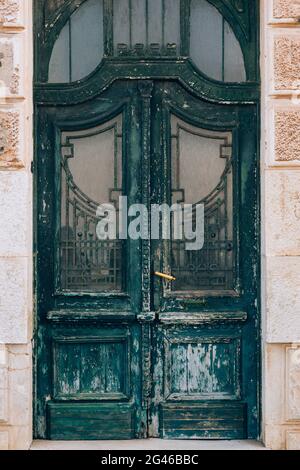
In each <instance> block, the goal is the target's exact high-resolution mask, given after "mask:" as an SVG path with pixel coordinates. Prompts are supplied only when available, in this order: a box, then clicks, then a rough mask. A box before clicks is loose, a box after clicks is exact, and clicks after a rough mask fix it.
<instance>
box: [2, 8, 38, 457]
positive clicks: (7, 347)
mask: <svg viewBox="0 0 300 470" xmlns="http://www.w3.org/2000/svg"><path fill="white" fill-rule="evenodd" d="M31 10H32V5H31V0H0V222H1V225H0V288H1V290H0V449H1V450H2V449H27V448H28V447H29V446H30V443H31V440H32V424H31V423H32V385H31V384H32V366H31V364H32V353H31V337H32V327H31V318H32V269H31V266H32V242H31V239H32V236H31V226H32V196H31V193H32V188H31V172H30V163H31V160H32V64H33V52H32V11H31Z"/></svg>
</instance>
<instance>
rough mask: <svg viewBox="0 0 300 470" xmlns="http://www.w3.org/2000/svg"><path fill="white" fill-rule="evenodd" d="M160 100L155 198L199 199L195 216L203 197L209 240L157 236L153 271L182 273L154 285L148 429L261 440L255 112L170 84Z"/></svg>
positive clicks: (161, 86)
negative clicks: (196, 242)
mask: <svg viewBox="0 0 300 470" xmlns="http://www.w3.org/2000/svg"><path fill="white" fill-rule="evenodd" d="M154 101H155V107H154V109H155V117H154V121H155V123H154V125H153V135H152V142H153V155H154V157H153V158H154V161H155V165H156V166H157V167H158V169H157V168H155V170H154V174H153V179H152V180H153V186H154V188H153V193H152V202H154V201H155V202H156V203H158V204H163V203H167V204H172V203H173V204H174V202H175V203H179V204H183V203H190V204H193V210H192V217H193V218H194V215H195V206H196V204H197V203H202V204H204V245H203V248H202V249H200V250H196V251H189V250H187V249H186V242H187V239H185V238H183V239H181V240H180V241H178V240H176V239H174V237H175V233H173V232H172V235H173V239H171V240H167V239H166V240H164V239H162V237H161V239H160V240H156V241H152V245H153V251H152V253H153V254H152V256H153V258H152V259H153V271H155V272H162V273H167V274H171V275H172V276H174V277H175V278H176V280H175V281H173V282H169V281H166V280H162V279H161V278H158V277H157V278H155V280H154V284H153V286H154V305H155V310H156V312H157V323H156V325H154V328H153V329H154V348H153V390H152V396H153V400H152V406H151V418H150V430H151V431H150V432H151V433H152V434H153V435H155V436H165V437H169V438H197V437H198V438H208V439H216V438H220V439H222V438H228V439H234V438H235V439H237V438H241V439H242V438H245V437H256V436H257V432H258V431H257V416H258V409H257V360H258V358H257V350H258V342H257V339H256V338H257V319H258V312H257V298H258V292H257V277H256V268H257V260H256V253H257V246H258V245H257V243H258V240H257V232H256V223H255V217H256V211H257V194H256V195H255V192H256V190H255V189H254V188H255V186H256V184H257V171H256V163H255V154H254V153H252V152H253V146H255V141H256V136H255V128H256V127H255V120H256V116H255V109H251V107H248V109H247V110H244V111H243V112H242V114H241V111H240V109H239V108H238V107H235V106H231V107H227V108H226V109H225V108H223V109H222V108H221V107H220V106H218V105H211V104H208V103H205V102H200V101H199V100H196V99H194V98H193V96H191V95H190V94H189V93H187V92H186V91H185V90H184V89H183V88H181V87H180V86H178V85H176V84H168V83H157V84H156V88H155V93H154ZM250 123H251V124H250ZM249 124H250V125H249ZM247 126H248V130H247V135H246V133H245V131H246V127H247ZM161 129H163V132H162V131H161ZM250 186H251V192H247V191H246V190H245V189H246V187H250ZM249 220H253V221H254V223H253V224H251V223H249ZM193 222H195V221H194V219H193ZM161 223H163V218H162V219H161Z"/></svg>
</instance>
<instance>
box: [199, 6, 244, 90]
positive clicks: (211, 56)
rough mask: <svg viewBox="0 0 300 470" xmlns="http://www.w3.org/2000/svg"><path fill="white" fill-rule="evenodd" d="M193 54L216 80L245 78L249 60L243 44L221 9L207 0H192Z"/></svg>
mask: <svg viewBox="0 0 300 470" xmlns="http://www.w3.org/2000/svg"><path fill="white" fill-rule="evenodd" d="M190 25H191V31H190V56H191V58H192V60H193V62H194V63H195V64H196V65H197V67H198V68H199V69H200V70H201V72H203V73H204V74H206V75H207V76H208V77H211V78H213V79H215V80H219V81H226V82H229V81H230V82H244V81H245V80H246V72H245V64H244V58H243V53H242V50H241V47H240V44H239V42H238V40H237V38H236V37H235V35H234V33H233V31H232V29H231V27H230V26H229V24H228V23H227V21H225V19H224V18H223V16H222V15H221V13H220V12H219V11H218V10H217V9H216V8H215V7H214V6H213V5H211V4H210V3H208V2H207V1H206V0H191V18H190Z"/></svg>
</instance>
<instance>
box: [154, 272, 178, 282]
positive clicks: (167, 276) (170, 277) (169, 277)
mask: <svg viewBox="0 0 300 470" xmlns="http://www.w3.org/2000/svg"><path fill="white" fill-rule="evenodd" d="M154 274H155V276H157V277H160V278H162V279H165V280H166V281H176V277H174V276H172V275H171V274H164V273H160V272H159V271H155V273H154Z"/></svg>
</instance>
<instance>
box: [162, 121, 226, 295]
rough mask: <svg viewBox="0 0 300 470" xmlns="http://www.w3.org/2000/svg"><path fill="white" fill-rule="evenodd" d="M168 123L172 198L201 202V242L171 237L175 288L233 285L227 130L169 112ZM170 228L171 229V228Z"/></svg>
mask: <svg viewBox="0 0 300 470" xmlns="http://www.w3.org/2000/svg"><path fill="white" fill-rule="evenodd" d="M171 128H172V137H171V140H172V203H173V204H175V203H178V204H192V206H193V212H192V213H193V224H194V222H195V221H194V215H195V208H196V204H203V205H204V246H203V248H202V249H200V250H197V251H196V250H192V251H189V250H187V249H186V240H185V239H182V240H175V239H173V240H172V249H171V272H172V274H173V275H174V276H175V277H176V281H175V282H174V283H173V284H172V288H173V289H174V290H175V291H195V290H196V291H209V293H210V294H211V293H214V292H216V293H222V292H224V291H229V290H232V289H233V288H234V250H235V248H234V241H233V175H232V173H233V171H232V134H231V132H215V131H208V130H204V129H199V128H196V127H194V126H191V125H189V124H187V123H185V122H183V121H182V120H180V119H178V118H177V117H175V116H172V118H171ZM172 233H174V232H172Z"/></svg>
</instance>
